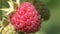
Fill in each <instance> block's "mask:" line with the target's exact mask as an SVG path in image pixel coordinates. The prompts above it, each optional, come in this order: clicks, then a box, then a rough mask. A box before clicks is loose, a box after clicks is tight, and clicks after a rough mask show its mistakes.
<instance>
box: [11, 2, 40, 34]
mask: <svg viewBox="0 0 60 34" xmlns="http://www.w3.org/2000/svg"><path fill="white" fill-rule="evenodd" d="M10 21H11V24H13V25H14V27H15V28H16V30H17V31H19V32H29V33H34V32H36V31H38V30H39V29H40V26H41V16H40V15H39V14H38V11H37V10H36V9H35V7H34V6H33V5H32V4H31V3H29V2H24V3H22V4H21V6H19V7H18V9H17V11H16V13H14V14H13V15H11V16H10Z"/></svg>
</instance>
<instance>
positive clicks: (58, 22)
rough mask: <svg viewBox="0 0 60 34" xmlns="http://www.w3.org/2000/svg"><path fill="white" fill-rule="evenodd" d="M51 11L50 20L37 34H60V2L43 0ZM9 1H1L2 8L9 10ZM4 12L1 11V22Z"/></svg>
mask: <svg viewBox="0 0 60 34" xmlns="http://www.w3.org/2000/svg"><path fill="white" fill-rule="evenodd" d="M41 1H42V2H44V3H45V4H46V5H47V7H48V8H49V9H50V13H51V16H50V19H49V20H48V21H44V22H42V25H41V30H40V31H39V32H37V33H36V34H60V0H41ZM7 7H9V6H8V3H7V0H0V8H7ZM1 17H2V11H0V20H1Z"/></svg>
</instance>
